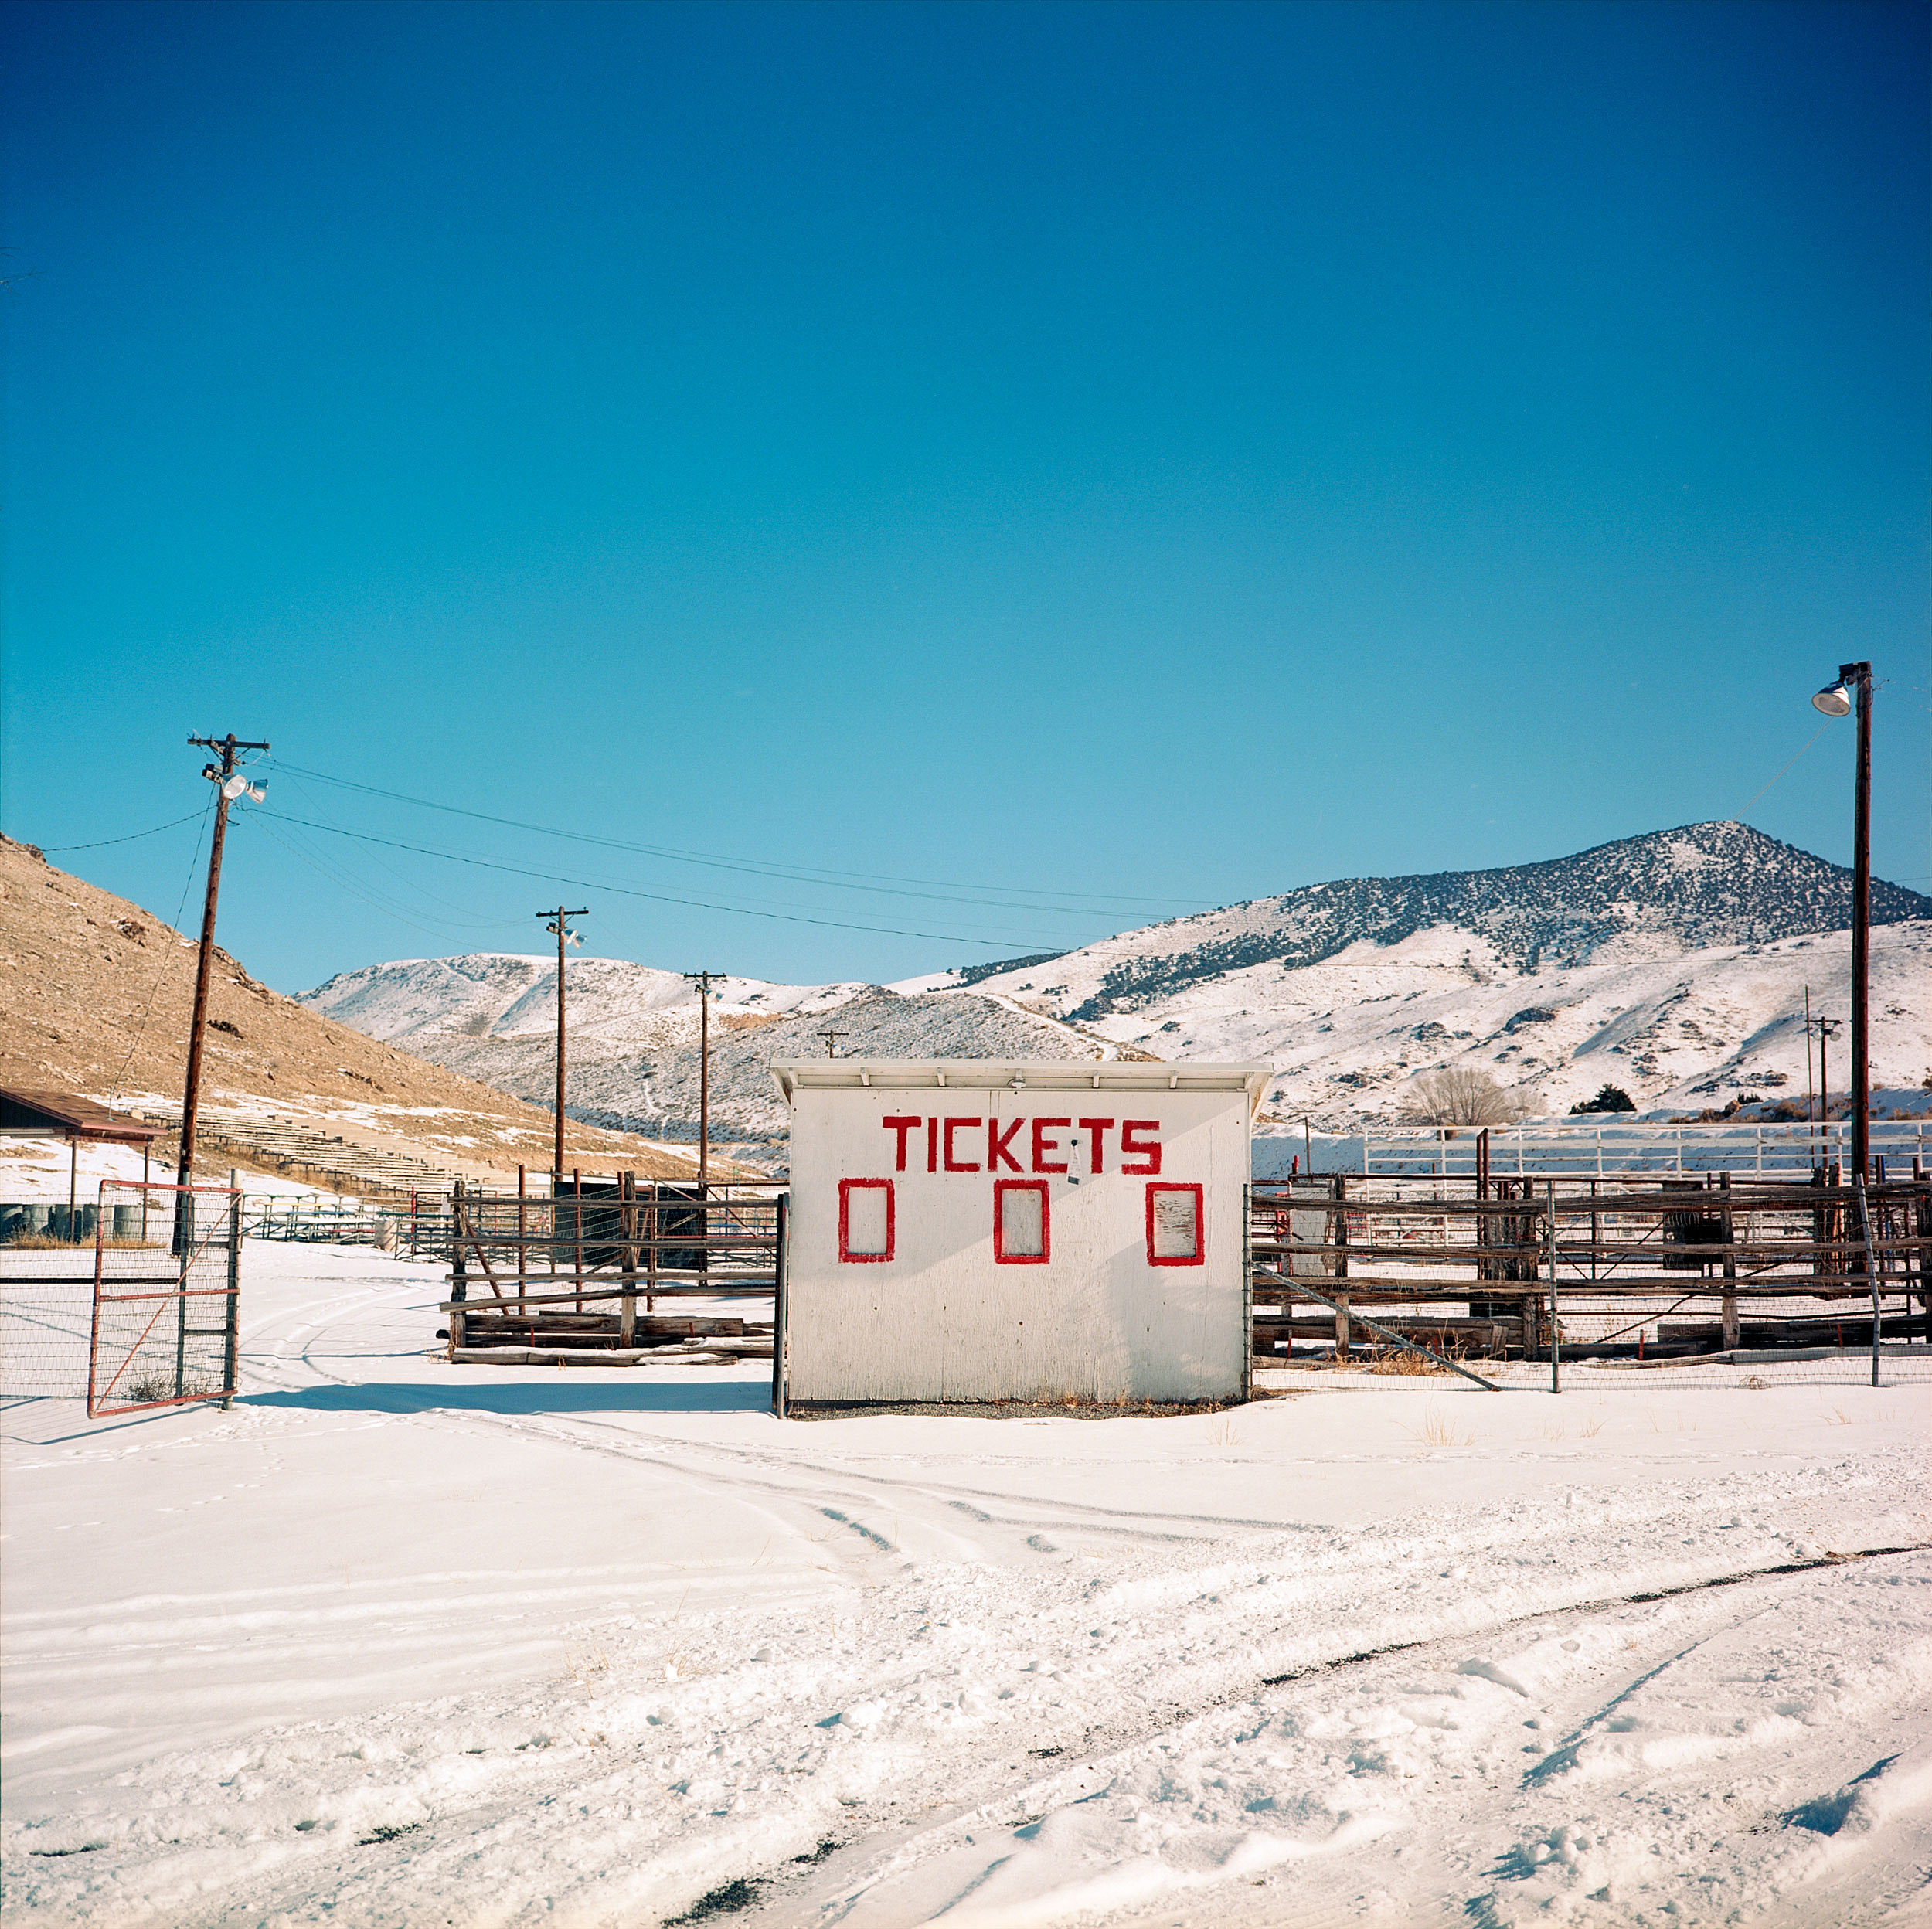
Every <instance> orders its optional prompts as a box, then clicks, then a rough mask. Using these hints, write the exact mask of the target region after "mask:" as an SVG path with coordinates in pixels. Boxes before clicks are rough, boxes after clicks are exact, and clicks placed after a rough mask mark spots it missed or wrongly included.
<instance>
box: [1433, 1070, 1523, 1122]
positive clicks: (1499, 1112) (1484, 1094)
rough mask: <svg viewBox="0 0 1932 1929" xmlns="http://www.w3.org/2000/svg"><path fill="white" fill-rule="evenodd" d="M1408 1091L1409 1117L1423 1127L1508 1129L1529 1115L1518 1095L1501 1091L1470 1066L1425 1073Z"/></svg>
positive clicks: (1486, 1077) (1484, 1073)
mask: <svg viewBox="0 0 1932 1929" xmlns="http://www.w3.org/2000/svg"><path fill="white" fill-rule="evenodd" d="M1410 1090H1411V1092H1412V1094H1413V1097H1412V1098H1411V1100H1410V1113H1411V1115H1412V1116H1413V1118H1416V1119H1417V1120H1419V1121H1420V1122H1421V1123H1422V1124H1425V1125H1509V1124H1513V1123H1514V1122H1515V1121H1516V1120H1518V1119H1519V1118H1526V1117H1527V1116H1528V1114H1529V1106H1528V1105H1527V1104H1526V1103H1525V1102H1524V1101H1523V1098H1522V1095H1521V1094H1519V1093H1517V1092H1513V1091H1505V1090H1504V1089H1503V1087H1502V1086H1500V1085H1498V1084H1497V1083H1496V1081H1495V1079H1494V1078H1492V1077H1491V1076H1490V1074H1489V1073H1487V1072H1479V1071H1478V1070H1475V1067H1473V1066H1468V1065H1450V1066H1445V1067H1444V1069H1443V1070H1440V1071H1439V1072H1425V1073H1423V1075H1422V1077H1420V1078H1419V1079H1417V1080H1416V1081H1415V1083H1414V1084H1413V1086H1412V1087H1410Z"/></svg>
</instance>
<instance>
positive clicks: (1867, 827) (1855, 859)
mask: <svg viewBox="0 0 1932 1929" xmlns="http://www.w3.org/2000/svg"><path fill="white" fill-rule="evenodd" d="M1854 697H1855V699H1856V701H1857V705H1858V722H1859V741H1858V776H1857V779H1856V784H1855V792H1856V803H1855V806H1854V815H1853V819H1852V1174H1853V1175H1854V1177H1855V1179H1858V1180H1861V1181H1862V1179H1865V1177H1866V1173H1867V1169H1868V1167H1869V1161H1870V1157H1871V1139H1872V1059H1871V1032H1870V1029H1869V1026H1867V1024H1866V1007H1867V1005H1868V1004H1869V1001H1870V995H1871V979H1872V666H1871V665H1870V664H1869V663H1841V664H1840V665H1838V681H1837V682H1835V683H1829V684H1827V685H1826V686H1825V688H1824V689H1821V690H1820V691H1819V692H1818V694H1817V696H1815V697H1813V698H1812V699H1811V703H1812V705H1813V706H1814V707H1815V709H1819V710H1821V711H1823V712H1824V713H1825V715H1826V716H1848V715H1849V713H1850V712H1851V709H1852V703H1853V699H1854Z"/></svg>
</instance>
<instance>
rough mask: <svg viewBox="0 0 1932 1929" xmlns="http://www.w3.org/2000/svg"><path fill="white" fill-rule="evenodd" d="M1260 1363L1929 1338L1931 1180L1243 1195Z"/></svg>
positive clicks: (1390, 1186) (1374, 1182)
mask: <svg viewBox="0 0 1932 1929" xmlns="http://www.w3.org/2000/svg"><path fill="white" fill-rule="evenodd" d="M1249 1200H1250V1221H1249V1240H1250V1254H1251V1260H1250V1285H1251V1292H1252V1304H1253V1346H1254V1354H1255V1358H1256V1359H1257V1363H1265V1362H1267V1361H1270V1360H1273V1361H1277V1362H1281V1361H1284V1360H1286V1359H1290V1358H1293V1357H1297V1356H1298V1354H1297V1342H1308V1346H1307V1347H1306V1349H1305V1350H1304V1352H1303V1353H1302V1354H1301V1355H1300V1356H1301V1357H1309V1358H1312V1357H1315V1356H1318V1355H1319V1356H1326V1357H1328V1358H1329V1359H1345V1358H1346V1357H1348V1356H1349V1354H1350V1352H1351V1350H1352V1349H1357V1350H1359V1349H1369V1350H1374V1349H1377V1348H1379V1347H1380V1346H1383V1345H1384V1344H1385V1343H1386V1340H1385V1339H1383V1338H1379V1337H1378V1336H1376V1335H1374V1334H1372V1332H1369V1331H1367V1330H1366V1329H1365V1328H1364V1325H1363V1321H1364V1319H1365V1318H1366V1319H1367V1320H1369V1321H1372V1322H1373V1323H1374V1324H1375V1325H1378V1326H1380V1327H1382V1328H1383V1329H1386V1332H1391V1333H1394V1334H1397V1335H1400V1336H1401V1337H1402V1339H1405V1340H1406V1341H1409V1342H1412V1343H1413V1344H1414V1345H1416V1346H1423V1347H1427V1348H1428V1349H1431V1350H1434V1351H1437V1352H1441V1353H1444V1354H1447V1355H1448V1356H1451V1357H1452V1358H1453V1357H1461V1356H1467V1357H1488V1358H1491V1359H1512V1358H1517V1359H1520V1358H1523V1357H1525V1356H1538V1357H1548V1356H1551V1355H1552V1354H1553V1352H1560V1356H1561V1357H1562V1358H1563V1359H1587V1358H1597V1359H1611V1358H1616V1357H1622V1356H1634V1357H1638V1358H1645V1357H1651V1358H1655V1357H1662V1356H1668V1355H1672V1354H1678V1355H1683V1356H1691V1355H1694V1354H1697V1353H1700V1352H1716V1351H1719V1350H1723V1349H1736V1348H1739V1347H1743V1348H1747V1349H1755V1348H1763V1349H1786V1348H1789V1349H1815V1348H1825V1349H1841V1348H1842V1349H1868V1348H1873V1347H1876V1346H1877V1345H1878V1344H1879V1342H1881V1341H1888V1342H1889V1341H1892V1340H1895V1339H1896V1340H1917V1341H1925V1342H1932V1311H1929V1310H1928V1304H1927V1271H1926V1268H1927V1254H1928V1251H1932V1182H1928V1181H1927V1179H1926V1177H1925V1175H1924V1173H1923V1170H1922V1169H1920V1166H1919V1163H1918V1162H1917V1161H1916V1160H1915V1161H1914V1162H1913V1172H1912V1175H1911V1176H1910V1178H1909V1179H1895V1178H1882V1179H1876V1180H1875V1181H1874V1182H1871V1183H1869V1184H1868V1185H1866V1186H1865V1187H1863V1188H1862V1189H1860V1188H1857V1187H1855V1186H1848V1185H1846V1184H1845V1183H1844V1182H1843V1181H1842V1175H1840V1173H1839V1172H1838V1169H1836V1168H1835V1167H1832V1168H1827V1169H1821V1170H1820V1171H1819V1172H1817V1173H1815V1175H1814V1176H1813V1179H1812V1180H1811V1182H1810V1183H1809V1184H1805V1183H1803V1182H1794V1181H1792V1180H1789V1179H1783V1180H1774V1179H1767V1180H1763V1181H1758V1180H1741V1179H1738V1178H1736V1176H1735V1175H1733V1174H1731V1173H1730V1172H1719V1173H1713V1174H1708V1175H1701V1176H1700V1175H1695V1174H1682V1173H1675V1172H1672V1173H1668V1174H1662V1175H1655V1176H1651V1175H1638V1174H1630V1173H1625V1174H1619V1175H1613V1176H1611V1177H1607V1178H1598V1177H1597V1176H1596V1175H1594V1174H1574V1173H1573V1174H1567V1175H1545V1176H1539V1177H1537V1178H1534V1179H1531V1178H1495V1179H1492V1178H1490V1177H1489V1176H1488V1175H1486V1174H1485V1175H1481V1176H1476V1177H1471V1178H1469V1179H1463V1178H1458V1177H1452V1176H1442V1175H1438V1176H1435V1177H1431V1178H1427V1179H1423V1178H1413V1179H1412V1178H1398V1177H1393V1176H1380V1175H1377V1176H1373V1177H1364V1176H1362V1175H1359V1174H1346V1173H1338V1174H1334V1175H1318V1176H1315V1177H1304V1178H1297V1179H1288V1180H1284V1181H1281V1182H1275V1183H1272V1184H1266V1185H1262V1184H1257V1185H1256V1186H1253V1187H1251V1188H1250V1193H1249Z"/></svg>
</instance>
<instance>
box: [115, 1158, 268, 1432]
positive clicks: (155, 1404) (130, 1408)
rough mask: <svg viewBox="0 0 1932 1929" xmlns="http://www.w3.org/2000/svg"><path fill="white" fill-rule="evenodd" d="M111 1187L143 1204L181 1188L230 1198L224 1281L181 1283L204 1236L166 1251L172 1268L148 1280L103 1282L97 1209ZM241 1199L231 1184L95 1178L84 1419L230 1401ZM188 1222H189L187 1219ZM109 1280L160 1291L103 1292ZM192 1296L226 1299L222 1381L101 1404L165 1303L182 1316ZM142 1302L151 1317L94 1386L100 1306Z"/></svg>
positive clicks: (232, 1394)
mask: <svg viewBox="0 0 1932 1929" xmlns="http://www.w3.org/2000/svg"><path fill="white" fill-rule="evenodd" d="M109 1186H113V1187H114V1189H115V1190H117V1191H119V1192H139V1193H140V1194H141V1197H142V1204H143V1206H144V1208H145V1205H146V1203H147V1199H148V1195H149V1194H151V1193H155V1192H168V1193H173V1194H174V1195H175V1196H176V1197H177V1198H179V1196H180V1195H181V1194H182V1192H187V1193H189V1194H190V1195H191V1196H192V1195H196V1194H208V1195H213V1196H216V1197H219V1198H224V1199H229V1200H230V1201H231V1202H232V1203H231V1205H230V1208H229V1212H228V1215H227V1217H228V1221H229V1225H230V1234H229V1244H230V1254H231V1259H230V1267H229V1277H228V1283H227V1284H226V1285H225V1286H197V1287H190V1286H188V1285H187V1284H185V1281H186V1280H187V1277H188V1275H189V1272H190V1271H192V1268H193V1266H194V1264H195V1261H196V1260H197V1259H199V1257H201V1255H202V1254H203V1253H205V1252H206V1250H208V1246H209V1241H208V1240H202V1243H200V1244H199V1246H196V1247H192V1250H190V1251H189V1252H188V1253H187V1254H185V1255H184V1256H182V1257H179V1258H177V1257H176V1256H175V1254H172V1253H171V1254H168V1255H167V1257H168V1264H169V1265H170V1266H171V1267H172V1269H173V1270H172V1273H171V1274H165V1275H158V1276H157V1277H155V1278H152V1279H136V1280H114V1281H109V1280H107V1279H106V1278H105V1277H104V1267H103V1257H104V1254H105V1253H106V1251H107V1224H106V1216H105V1215H104V1213H103V1212H102V1211H101V1209H100V1208H101V1206H104V1205H105V1204H106V1203H107V1199H106V1195H107V1189H108V1188H109ZM241 1197H242V1196H241V1192H240V1189H239V1188H238V1187H236V1186H168V1185H163V1184H161V1183H159V1182H150V1181H148V1180H146V1179H103V1180H102V1181H101V1182H100V1189H99V1191H98V1192H97V1194H96V1199H97V1203H96V1206H95V1209H94V1316H93V1320H92V1323H91V1325H90V1328H89V1331H88V1336H87V1417H88V1418H89V1419H90V1420H96V1419H98V1418H100V1417H101V1416H103V1415H104V1414H143V1413H151V1412H155V1411H158V1410H160V1409H161V1408H162V1407H189V1406H195V1405H198V1404H199V1403H201V1402H202V1401H204V1400H222V1401H223V1402H225V1403H226V1402H230V1401H232V1400H233V1399H234V1397H235V1382H236V1379H237V1378H238V1377H239V1375H238V1373H237V1372H236V1322H235V1311H236V1299H237V1298H238V1296H239V1295H240V1281H238V1280H237V1279H236V1276H235V1268H234V1264H233V1257H232V1256H233V1254H234V1252H235V1251H236V1231H237V1230H239V1228H240V1213H241ZM191 1210H192V1207H191ZM146 1216H147V1215H146V1213H145V1210H144V1212H143V1213H142V1217H143V1219H144V1220H145V1218H146ZM172 1216H173V1215H172V1214H171V1215H170V1217H171V1218H172ZM190 1223H191V1224H192V1220H191V1222H190ZM110 1284H112V1285H138V1286H150V1287H161V1288H162V1291H158V1292H152V1291H151V1292H139V1293H110V1292H107V1291H104V1290H103V1288H104V1287H105V1286H107V1285H110ZM192 1299H219V1300H225V1301H227V1302H228V1316H227V1318H226V1321H225V1322H223V1336H224V1338H225V1339H226V1342H227V1344H226V1346H225V1347H224V1349H223V1374H222V1378H223V1381H224V1384H223V1386H220V1387H219V1388H216V1389H215V1390H212V1391H209V1392H207V1393H177V1394H175V1395H173V1396H172V1397H169V1398H168V1399H166V1400H127V1401H124V1402H122V1403H120V1404H119V1405H117V1406H109V1405H107V1401H108V1400H109V1399H111V1397H112V1396H113V1393H114V1386H115V1383H117V1381H118V1380H120V1378H121V1374H122V1373H125V1372H126V1371H127V1370H128V1366H130V1365H131V1363H133V1361H134V1357H135V1356H136V1355H137V1354H138V1352H140V1350H141V1343H142V1342H143V1341H145V1339H147V1337H148V1335H149V1334H150V1333H151V1332H153V1331H154V1329H155V1326H156V1325H158V1323H159V1322H160V1320H161V1317H162V1315H163V1314H164V1313H165V1312H167V1310H168V1308H169V1307H171V1306H178V1307H180V1308H182V1317H183V1318H184V1319H185V1318H186V1302H187V1301H189V1300H192ZM134 1301H154V1302H155V1312H154V1317H153V1318H151V1319H150V1320H149V1321H148V1323H147V1325H145V1326H144V1327H143V1328H142V1329H141V1334H140V1337H139V1338H138V1339H136V1340H135V1342H134V1345H133V1346H131V1347H130V1348H129V1349H128V1356H127V1359H124V1361H123V1362H122V1363H121V1366H119V1367H118V1368H117V1369H116V1370H115V1373H114V1376H113V1378H112V1379H111V1380H109V1381H108V1382H107V1385H106V1386H97V1380H98V1376H99V1370H100V1309H101V1307H102V1306H103V1305H118V1304H121V1303H124V1302H134Z"/></svg>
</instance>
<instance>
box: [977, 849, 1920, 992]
mask: <svg viewBox="0 0 1932 1929" xmlns="http://www.w3.org/2000/svg"><path fill="white" fill-rule="evenodd" d="M1923 917H1932V898H1926V897H1922V896H1920V895H1919V893H1917V892H1916V891H1908V890H1903V889H1902V888H1901V887H1900V886H1898V885H1896V884H1886V883H1882V882H1880V881H1879V880H1877V879H1874V880H1873V882H1872V922H1873V923H1874V924H1900V923H1903V921H1904V920H1906V919H1908V918H1923ZM1851 922H1852V873H1850V872H1849V871H1848V870H1846V869H1844V868H1843V867H1842V866H1839V865H1836V864H1832V863H1828V862H1826V861H1825V859H1823V858H1821V857H1814V856H1811V853H1810V852H1808V851H1801V850H1798V849H1796V848H1795V847H1794V846H1793V845H1789V844H1781V843H1780V842H1778V841H1777V839H1776V838H1772V837H1767V836H1765V835H1764V833H1763V832H1761V831H1754V830H1753V829H1752V828H1750V825H1747V824H1736V823H1716V824H1692V825H1685V826H1684V827H1683V828H1681V829H1679V830H1674V831H1656V832H1651V833H1650V834H1649V835H1646V836H1643V837H1628V838H1623V839H1619V840H1618V841H1617V842H1615V843H1614V844H1600V845H1597V848H1596V849H1594V850H1588V851H1583V852H1578V853H1577V856H1573V857H1561V858H1556V859H1551V860H1549V861H1548V862H1544V863H1540V864H1515V865H1510V866H1506V867H1505V868H1504V869H1500V870H1494V871H1441V872H1437V873H1435V874H1434V875H1433V876H1423V877H1355V878H1345V879H1342V880H1340V881H1338V882H1337V883H1330V884H1311V885H1308V886H1305V887H1304V888H1303V889H1302V890H1298V891H1290V892H1288V893H1286V894H1285V895H1284V896H1281V897H1261V898H1256V899H1253V900H1251V901H1250V902H1249V903H1245V904H1235V905H1230V906H1229V907H1227V908H1226V909H1225V910H1218V911H1206V912H1202V913H1200V914H1199V915H1198V916H1196V917H1179V918H1170V919H1168V920H1167V921H1166V922H1165V923H1164V924H1154V925H1149V926H1148V927H1146V928H1145V930H1137V931H1126V932H1123V933H1122V934H1121V935H1120V936H1119V937H1111V938H1104V939H1103V940H1102V941H1100V943H1099V944H1092V945H1089V946H1087V947H1086V948H1085V949H1084V950H1082V951H1073V952H1070V953H1068V954H1066V956H1064V957H1063V958H1059V959H1056V960H1054V961H1052V962H1051V966H1050V971H1049V967H1048V964H1047V963H1046V961H1042V960H1039V959H1037V958H1027V959H1021V960H1015V968H1013V969H1010V970H1009V971H1006V972H1005V973H1002V972H999V971H988V970H986V969H985V968H983V967H982V968H978V969H976V970H975V971H974V972H973V973H972V977H973V979H974V981H975V982H978V983H981V984H984V985H992V986H995V987H1004V986H1005V985H1006V983H1007V981H1008V979H1009V978H1013V977H1016V976H1037V975H1039V973H1040V972H1042V971H1047V972H1048V975H1049V976H1050V978H1051V980H1052V988H1051V990H1050V991H1049V992H1048V993H1047V994H1046V995H1047V996H1049V997H1050V998H1053V999H1055V1000H1056V1002H1058V1003H1060V1004H1062V1005H1064V1006H1065V1007H1066V1011H1065V1015H1066V1016H1068V1017H1070V1018H1077V1019H1090V1018H1101V1017H1105V1016H1110V1015H1111V1014H1114V1013H1117V1012H1135V1011H1140V1010H1142V1009H1145V1008H1146V1007H1147V1006H1148V1005H1150V1004H1151V1003H1152V1002H1154V1001H1155V1000H1156V999H1165V998H1171V997H1172V996H1173V995H1175V993H1176V992H1181V991H1183V990H1185V988H1187V987H1188V986H1189V985H1195V984H1199V983H1201V982H1204V981H1206V980H1208V979H1211V978H1223V977H1225V976H1226V975H1228V974H1229V973H1230V972H1233V971H1241V970H1245V969H1247V968H1250V967H1251V966H1253V965H1257V964H1275V965H1279V966H1286V967H1288V968H1294V967H1296V966H1299V965H1308V964H1321V963H1323V962H1324V961H1326V960H1328V959H1329V958H1335V957H1338V956H1339V955H1340V954H1342V952H1344V951H1348V950H1349V948H1350V947H1352V946H1354V945H1357V944H1362V943H1363V942H1365V941H1366V942H1369V943H1372V944H1376V945H1379V946H1382V947H1390V946H1394V945H1398V944H1401V943H1403V941H1404V940H1406V939H1409V938H1413V937H1418V936H1420V935H1422V934H1425V933H1429V932H1454V933H1457V934H1461V935H1463V936H1465V937H1467V938H1468V940H1469V941H1470V943H1469V945H1468V949H1469V951H1470V954H1471V958H1472V961H1475V964H1476V965H1477V967H1478V968H1481V969H1484V970H1488V971H1518V972H1536V971H1547V970H1550V969H1553V968H1561V967H1564V966H1572V965H1578V964H1593V963H1595V964H1611V963H1619V962H1623V961H1628V960H1633V959H1639V958H1674V957H1677V956H1679V955H1680V954H1682V953H1683V952H1685V951H1692V950H1698V949H1702V948H1703V947H1708V946H1713V945H1732V944H1767V943H1770V942H1772V941H1775V940H1777V939H1779V938H1785V937H1798V936H1800V935H1801V934H1804V933H1806V932H1810V931H1830V930H1844V929H1845V928H1846V927H1849V925H1850V924H1851Z"/></svg>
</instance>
